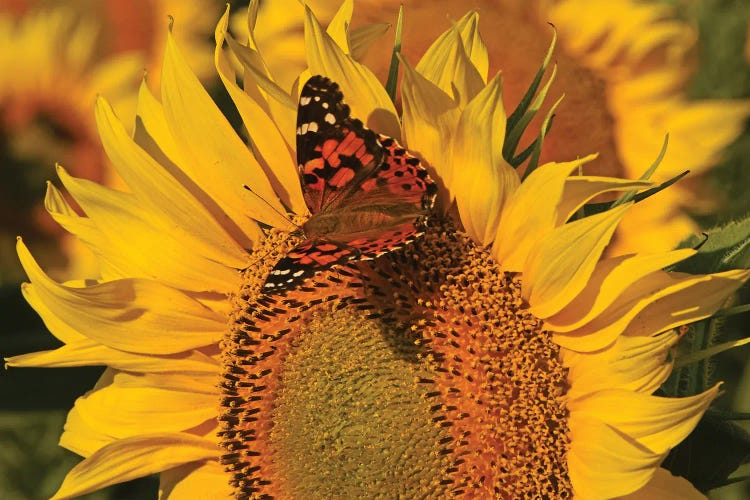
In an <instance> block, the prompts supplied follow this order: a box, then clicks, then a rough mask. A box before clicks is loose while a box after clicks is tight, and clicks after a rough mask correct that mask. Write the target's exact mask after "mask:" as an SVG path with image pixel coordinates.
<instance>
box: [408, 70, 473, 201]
mask: <svg viewBox="0 0 750 500" xmlns="http://www.w3.org/2000/svg"><path fill="white" fill-rule="evenodd" d="M401 67H402V69H403V71H404V78H403V80H402V81H401V95H402V97H403V103H404V116H403V121H404V140H405V144H406V145H407V146H408V147H409V150H410V151H412V152H413V153H415V154H416V155H417V156H419V158H420V159H422V160H423V161H425V162H426V164H427V166H428V167H431V168H430V173H431V174H432V175H433V176H434V179H435V180H436V181H437V182H438V184H439V185H440V188H441V189H440V191H439V193H440V196H441V203H442V206H443V207H444V208H445V209H447V208H448V207H449V206H450V202H451V201H452V199H453V195H452V194H451V193H450V192H449V186H450V184H451V179H450V176H451V170H450V162H449V161H447V160H446V158H448V157H449V155H448V153H449V148H450V144H451V142H452V140H453V133H454V131H455V129H456V126H457V125H458V119H459V117H460V111H459V109H458V106H457V105H456V103H455V102H453V100H452V99H451V98H450V97H448V95H447V94H446V93H445V92H443V91H442V90H440V89H439V88H438V87H436V86H435V84H433V83H432V82H430V81H428V80H427V79H426V78H425V77H423V76H422V75H420V74H419V73H417V72H416V71H415V70H414V69H413V68H412V67H411V66H409V64H408V63H407V62H406V61H405V60H403V59H401Z"/></svg>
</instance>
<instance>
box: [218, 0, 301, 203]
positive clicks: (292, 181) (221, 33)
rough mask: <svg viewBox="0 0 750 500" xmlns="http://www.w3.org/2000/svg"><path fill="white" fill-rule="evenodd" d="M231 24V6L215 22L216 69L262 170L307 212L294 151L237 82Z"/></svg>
mask: <svg viewBox="0 0 750 500" xmlns="http://www.w3.org/2000/svg"><path fill="white" fill-rule="evenodd" d="M228 23H229V9H228V8H227V11H226V12H225V13H224V16H222V18H221V19H220V20H219V23H218V24H217V25H216V31H215V35H214V36H215V38H216V50H215V53H214V56H215V63H216V69H217V70H218V72H219V76H220V77H221V80H222V82H223V83H224V87H225V88H226V89H227V92H228V93H229V95H230V96H231V98H232V101H233V102H234V104H235V106H237V111H239V113H240V116H241V117H242V121H243V123H244V124H245V128H246V130H247V131H248V135H249V136H250V140H251V141H252V144H253V146H255V149H256V156H257V157H258V159H259V161H260V164H261V166H262V167H263V171H264V172H265V173H266V175H267V176H268V178H269V180H270V181H271V185H272V186H273V189H274V191H275V192H276V193H277V195H278V197H279V198H281V201H282V202H284V204H285V205H286V206H288V207H290V208H291V209H292V210H293V211H294V212H295V213H296V214H299V215H303V214H305V213H307V207H306V206H305V202H304V199H303V197H302V189H301V188H300V182H299V174H298V173H297V162H296V160H295V154H294V152H293V151H292V150H291V149H290V148H289V147H288V145H287V143H286V141H285V140H284V136H283V135H282V133H281V131H280V130H279V129H278V127H277V125H276V123H275V122H274V121H273V119H272V118H271V116H269V114H268V113H267V112H266V109H264V108H263V107H262V106H260V105H259V104H258V102H256V101H255V100H253V99H252V98H251V97H250V96H249V95H248V94H247V93H246V92H244V91H243V90H242V89H241V88H240V87H239V86H238V85H237V83H236V75H235V74H234V69H232V66H231V64H230V62H229V60H228V59H227V57H226V54H224V51H223V44H224V38H225V35H226V29H227V24H228Z"/></svg>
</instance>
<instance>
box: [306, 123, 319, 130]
mask: <svg viewBox="0 0 750 500" xmlns="http://www.w3.org/2000/svg"><path fill="white" fill-rule="evenodd" d="M307 131H308V132H317V131H318V122H310V123H308V124H307Z"/></svg>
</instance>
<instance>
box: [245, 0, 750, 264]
mask: <svg viewBox="0 0 750 500" xmlns="http://www.w3.org/2000/svg"><path fill="white" fill-rule="evenodd" d="M308 3H309V4H310V5H311V7H312V8H313V10H315V11H316V12H318V11H319V17H320V18H321V19H326V20H327V19H330V16H332V15H333V12H334V9H335V8H336V7H337V5H338V2H337V1H335V0H311V1H310V2H308ZM401 3H402V2H400V1H395V0H391V1H385V2H381V1H378V2H372V1H368V0H363V1H362V2H360V3H359V4H358V5H359V8H358V9H357V11H356V12H355V15H354V17H353V20H352V28H353V32H355V33H360V34H363V35H364V34H365V33H366V32H367V30H365V29H363V27H364V26H367V25H368V23H375V22H379V23H382V22H383V21H384V20H385V21H390V22H395V19H396V13H397V11H398V8H399V5H401ZM472 6H473V7H475V8H477V9H478V12H480V13H481V15H482V18H483V19H484V23H485V26H493V29H492V30H486V31H485V32H484V33H483V40H484V41H485V42H486V44H487V46H488V49H489V51H490V53H492V54H493V58H492V60H491V61H490V67H489V69H490V72H489V73H490V74H495V73H496V72H497V71H498V70H499V69H502V70H503V72H504V74H505V77H504V81H503V88H504V94H505V97H506V103H515V102H518V100H519V99H520V97H521V96H522V95H523V93H524V92H525V90H526V88H527V87H528V85H529V82H531V80H532V79H533V77H534V72H535V70H536V68H535V67H534V66H533V65H530V64H529V61H539V60H541V59H542V58H543V57H544V54H545V52H546V50H547V45H548V42H549V39H550V37H551V29H550V27H549V25H548V23H552V24H554V25H555V27H556V29H557V30H558V34H559V40H560V45H561V49H562V50H560V51H558V52H557V53H556V54H555V59H556V62H557V64H558V72H557V77H556V81H555V82H554V83H553V85H552V88H551V92H552V94H553V95H560V94H563V93H564V94H565V99H564V100H563V102H562V103H561V104H560V106H559V107H558V109H557V113H556V116H555V122H554V125H553V128H552V131H551V132H550V133H549V134H548V135H547V137H546V138H545V144H544V150H543V152H542V161H554V160H559V159H569V158H575V157H576V156H577V155H579V154H581V152H582V151H597V152H598V153H599V161H597V162H596V164H591V165H589V166H587V167H586V168H585V170H584V171H585V172H586V173H590V174H602V175H618V176H622V177H628V178H638V177H640V176H641V175H642V174H643V173H644V171H645V169H646V168H647V166H648V165H649V164H650V163H651V162H652V160H653V158H654V157H656V155H657V154H658V152H659V150H660V148H661V145H662V141H663V139H664V136H665V134H666V133H669V139H670V140H669V148H668V149H667V153H666V156H665V158H664V160H663V162H662V163H661V165H660V166H659V169H658V170H657V172H656V174H655V175H654V176H653V177H652V180H654V181H656V182H662V181H665V180H667V179H670V178H672V177H674V176H675V175H677V174H679V173H681V172H684V171H686V170H690V171H691V175H690V176H689V177H688V178H687V179H684V180H682V181H680V182H679V183H677V184H676V185H675V186H674V187H673V188H671V189H669V190H667V191H665V192H662V193H661V194H659V196H656V197H653V198H651V199H650V200H647V201H645V202H642V203H639V204H637V205H636V206H634V207H633V209H632V210H630V211H629V213H628V215H627V216H626V217H625V218H624V220H623V221H622V223H621V225H620V226H619V228H618V231H617V235H616V238H615V241H614V243H613V245H612V246H611V247H610V248H609V249H608V253H610V254H623V253H627V252H631V251H661V250H668V249H672V248H674V247H675V246H676V244H677V243H679V242H680V241H682V240H683V239H684V238H685V237H686V236H688V235H690V234H691V233H694V232H695V231H696V230H697V226H696V224H695V223H694V222H693V221H692V219H691V218H690V217H689V216H688V215H687V213H696V212H697V213H701V212H705V211H707V210H708V209H709V208H712V207H713V206H714V205H715V202H714V201H712V199H711V196H712V195H713V196H716V197H717V198H718V201H721V193H713V194H712V193H710V192H709V190H708V189H707V188H706V187H705V186H702V185H701V177H700V175H701V174H703V173H705V172H706V171H707V170H708V169H710V168H711V167H712V166H713V165H714V164H715V163H716V162H717V161H718V160H719V159H720V156H721V151H722V149H723V148H724V147H726V146H727V145H729V144H730V143H731V142H732V141H733V140H734V139H735V138H737V136H738V135H739V134H740V132H741V131H742V126H743V123H744V121H745V119H746V117H747V116H748V113H750V104H748V103H747V102H745V101H737V100H735V101H730V100H702V101H699V100H691V99H689V98H688V97H687V95H686V85H687V82H688V80H689V78H690V76H691V75H692V73H693V69H694V67H695V64H694V60H695V57H693V56H694V54H693V52H694V51H693V49H694V45H695V39H696V35H695V32H694V29H693V27H692V26H690V25H688V24H687V23H685V22H682V21H680V20H678V19H677V18H676V16H675V14H674V12H673V9H672V7H670V6H668V5H666V4H664V3H663V2H661V3H660V2H641V1H636V0H616V1H612V2H596V1H591V0H537V1H534V2H515V1H511V0H502V1H499V2H498V1H494V0H478V1H475V2H472ZM370 7H372V8H370ZM466 8H467V5H466V4H463V3H458V2H449V1H440V2H435V1H426V0H425V1H421V0H415V1H410V2H409V3H408V9H407V11H406V16H405V17H404V34H403V49H402V50H403V53H404V55H405V57H406V58H407V59H408V60H417V59H418V58H419V57H420V55H421V54H422V53H423V52H424V50H425V49H426V48H427V47H428V46H429V45H430V44H431V43H432V41H433V40H434V39H435V38H436V37H437V35H438V34H439V33H440V32H442V31H443V30H444V29H446V28H447V27H448V26H450V24H451V23H452V22H455V20H456V19H459V18H460V17H461V16H462V15H463V14H464V11H465V9H466ZM262 9H264V10H266V11H267V14H268V17H269V18H270V19H272V21H271V22H269V23H268V24H266V25H264V26H259V27H258V30H257V31H258V39H257V42H258V44H259V45H260V46H261V48H263V49H264V53H266V54H269V56H268V57H267V59H268V61H275V60H283V61H284V65H285V68H282V69H281V70H280V72H281V74H282V75H283V77H284V79H283V80H282V82H285V83H286V82H291V81H292V79H294V78H295V77H296V74H297V73H298V72H299V71H301V69H302V68H303V67H304V65H305V61H304V56H303V54H302V52H301V50H300V49H299V48H297V49H296V51H295V49H294V44H295V41H294V40H295V39H296V40H300V39H301V36H302V26H301V23H300V22H297V23H294V22H293V21H290V20H289V16H284V15H281V14H282V13H284V12H287V13H288V12H292V11H295V9H296V10H297V11H300V12H301V10H302V7H301V6H299V5H297V2H296V0H279V1H275V2H267V3H266V4H264V5H263V6H262ZM377 26H382V24H380V25H377ZM377 26H376V28H375V30H376V31H377ZM278 39H281V40H283V41H284V42H283V43H281V44H278V45H277V44H276V43H275V41H276V40H278ZM295 54H296V58H295ZM353 55H354V56H355V59H357V60H360V61H362V62H364V63H365V64H367V65H368V66H369V67H371V68H373V71H374V72H375V74H376V75H378V77H380V78H381V80H384V78H385V75H386V73H387V71H388V64H389V59H390V48H389V45H388V43H385V42H381V43H379V44H378V45H377V46H373V47H371V48H370V50H368V51H365V50H362V51H361V52H357V53H354V54H353ZM269 64H271V65H272V64H273V62H269ZM284 88H288V87H284ZM547 106H549V104H548V105H547ZM542 112H543V113H544V112H546V108H545V109H543V110H542ZM527 139H528V140H532V139H533V138H531V137H528V138H527Z"/></svg>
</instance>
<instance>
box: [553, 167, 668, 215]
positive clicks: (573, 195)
mask: <svg viewBox="0 0 750 500" xmlns="http://www.w3.org/2000/svg"><path fill="white" fill-rule="evenodd" d="M653 185H654V183H653V182H650V181H641V180H629V179H618V178H616V177H596V176H590V175H580V176H572V177H568V178H567V179H566V180H565V190H564V191H563V195H562V200H561V201H560V205H559V207H558V209H557V215H558V218H557V225H562V224H564V223H565V222H566V221H567V220H568V219H570V217H571V216H572V215H573V214H574V213H576V212H577V211H578V209H580V208H581V207H582V206H583V205H584V204H585V203H586V202H588V201H589V200H591V199H592V198H593V197H594V196H597V195H599V194H602V193H607V192H610V191H631V190H638V191H640V190H641V189H645V188H649V187H651V186H653Z"/></svg>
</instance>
